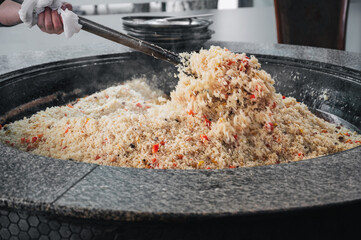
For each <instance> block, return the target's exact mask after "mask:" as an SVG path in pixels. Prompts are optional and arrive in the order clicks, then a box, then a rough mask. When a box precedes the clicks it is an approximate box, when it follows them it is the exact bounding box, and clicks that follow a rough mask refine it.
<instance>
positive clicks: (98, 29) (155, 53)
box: [79, 16, 180, 65]
mask: <svg viewBox="0 0 361 240" xmlns="http://www.w3.org/2000/svg"><path fill="white" fill-rule="evenodd" d="M79 24H81V25H82V26H83V27H82V29H83V30H85V31H87V32H90V33H92V34H95V35H98V36H100V37H103V38H106V39H108V40H111V41H113V42H117V43H120V44H122V45H124V46H127V47H129V48H132V49H134V50H137V51H139V52H142V53H145V54H147V55H149V56H152V57H154V58H157V59H161V60H164V61H167V62H170V63H172V64H175V65H177V64H179V63H180V57H179V55H177V54H175V53H173V52H171V51H168V50H166V49H164V48H161V47H159V46H157V45H155V44H152V43H149V42H146V41H143V40H141V39H138V38H135V37H131V36H129V35H127V34H124V33H121V32H118V31H116V30H114V29H111V28H108V27H106V26H103V25H101V24H99V23H96V22H93V21H90V20H88V19H86V18H83V17H80V16H79Z"/></svg>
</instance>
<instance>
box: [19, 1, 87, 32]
mask: <svg viewBox="0 0 361 240" xmlns="http://www.w3.org/2000/svg"><path fill="white" fill-rule="evenodd" d="M61 6H62V2H61V0H24V2H23V4H22V5H21V9H20V11H19V16H20V19H21V21H23V22H24V23H25V24H26V25H27V26H28V27H29V28H31V27H32V26H34V25H36V24H37V22H38V15H39V13H41V12H43V11H44V9H45V8H46V7H49V8H51V9H52V10H57V12H58V13H59V14H60V16H61V18H62V20H63V28H64V35H65V37H66V38H70V37H71V36H73V35H74V34H75V33H78V32H79V31H80V29H81V28H82V26H81V25H80V24H79V23H78V19H79V18H78V16H77V15H76V14H75V13H73V12H72V11H69V10H68V9H65V11H64V10H62V9H61Z"/></svg>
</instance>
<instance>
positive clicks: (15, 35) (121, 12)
mask: <svg viewBox="0 0 361 240" xmlns="http://www.w3.org/2000/svg"><path fill="white" fill-rule="evenodd" d="M17 2H22V1H21V0H17ZM68 2H70V3H71V4H72V5H73V11H74V12H75V13H77V14H78V15H83V16H86V17H87V18H89V19H90V20H93V21H96V22H98V23H100V24H103V25H105V26H108V27H111V28H113V29H116V30H118V31H120V32H126V31H125V30H124V28H123V26H122V20H121V18H122V17H124V16H134V15H142V16H155V15H157V16H187V15H194V14H205V13H211V14H213V16H211V17H209V18H208V19H210V20H211V21H213V23H212V24H211V25H210V26H209V29H210V30H212V31H214V34H212V37H211V40H215V41H237V42H255V43H271V44H272V43H290V44H298V45H311V46H312V45H313V46H318V45H317V44H316V45H315V44H314V43H308V42H307V41H306V42H304V41H303V42H301V44H300V43H293V42H292V41H290V40H287V38H283V39H282V38H280V34H281V33H282V29H281V28H280V26H279V27H278V28H277V21H278V20H277V18H278V19H279V20H280V22H278V23H279V24H284V26H282V27H283V28H284V29H287V27H289V26H288V25H285V23H287V21H286V20H285V18H284V16H283V15H280V16H281V17H280V16H278V15H277V12H276V11H275V3H276V6H277V7H280V6H281V4H282V2H284V1H274V0H193V1H170V0H169V1H168V0H163V1H148V0H122V1H121V0H69V1H68ZM277 2H278V3H277ZM296 2H304V1H296ZM313 2H319V1H313ZM321 2H323V4H324V6H321V9H325V10H327V9H328V7H333V10H335V11H338V10H340V11H342V9H339V8H340V7H339V6H336V5H335V2H345V1H342V0H330V1H321ZM346 2H347V5H348V8H347V9H346V10H347V11H346V12H345V11H344V12H343V14H344V16H343V15H340V16H338V17H339V18H340V19H341V20H342V22H341V23H340V24H341V25H343V27H344V28H345V30H344V31H345V33H344V36H341V40H339V41H341V42H342V41H344V44H343V46H341V47H332V46H330V47H329V45H327V44H326V45H325V44H323V45H322V44H321V45H319V46H321V47H326V48H335V49H341V50H346V51H350V52H356V53H361V0H349V1H346ZM277 4H279V5H280V6H278V5H277ZM312 8H313V7H312ZM307 11H309V12H310V14H313V15H312V17H314V19H316V20H315V21H317V20H318V18H319V16H322V12H323V11H324V10H321V14H320V13H319V12H317V11H316V10H314V11H313V12H312V9H311V10H309V9H308V10H307ZM291 14H292V15H293V13H291ZM282 17H283V18H282ZM336 17H337V16H336ZM336 17H335V18H336ZM301 19H302V16H301ZM314 19H311V23H312V21H313V20H314ZM320 21H321V22H320V24H324V23H325V22H322V21H325V20H322V19H321V20H320ZM326 22H327V20H326ZM298 24H303V25H307V24H308V25H313V24H309V23H308V22H306V21H301V22H299V23H298ZM321 26H322V25H321ZM298 27H299V25H298V26H297V28H298ZM336 27H337V26H336ZM294 28H295V27H294ZM338 28H339V27H338ZM297 31H298V32H302V30H297ZM283 34H284V32H283ZM310 34H311V35H312V33H310ZM316 35H318V34H317V33H316V34H313V35H312V37H309V36H307V38H308V39H313V38H315V36H316ZM341 35H342V30H341ZM324 37H326V38H328V35H327V34H326V36H324ZM335 37H338V38H339V36H338V35H337V36H336V35H335ZM298 38H299V37H298ZM0 39H1V42H2V44H1V47H0V54H11V53H13V52H15V51H23V50H25V51H26V50H51V49H54V48H59V47H61V48H64V49H66V47H67V46H82V45H84V44H90V43H91V44H104V42H105V41H106V40H104V39H101V38H99V37H97V36H93V35H91V34H89V33H87V32H84V31H81V32H80V33H78V34H76V35H74V36H73V37H72V38H70V39H66V38H65V37H64V36H63V35H61V36H57V35H49V34H43V33H42V32H41V31H40V30H39V29H38V28H37V26H34V27H33V28H32V29H28V28H27V27H26V26H24V24H20V25H17V26H14V27H0ZM326 40H327V39H326ZM335 41H336V40H335ZM341 45H342V44H341Z"/></svg>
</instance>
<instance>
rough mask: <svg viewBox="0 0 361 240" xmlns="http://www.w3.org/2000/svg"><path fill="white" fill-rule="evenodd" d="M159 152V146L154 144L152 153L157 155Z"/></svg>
mask: <svg viewBox="0 0 361 240" xmlns="http://www.w3.org/2000/svg"><path fill="white" fill-rule="evenodd" d="M158 150H159V144H154V145H153V147H152V153H153V154H155V153H157V152H158Z"/></svg>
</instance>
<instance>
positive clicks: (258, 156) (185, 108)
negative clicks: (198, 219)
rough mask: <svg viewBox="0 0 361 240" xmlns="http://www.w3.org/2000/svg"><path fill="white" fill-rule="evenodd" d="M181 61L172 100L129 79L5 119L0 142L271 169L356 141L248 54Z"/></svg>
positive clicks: (158, 163) (152, 162)
mask: <svg viewBox="0 0 361 240" xmlns="http://www.w3.org/2000/svg"><path fill="white" fill-rule="evenodd" d="M182 56H183V58H184V63H185V64H184V66H182V67H180V71H179V72H180V73H179V75H178V76H179V83H178V85H177V87H176V89H175V91H173V92H172V93H171V98H170V100H168V99H167V97H166V96H164V94H163V93H162V92H161V91H160V90H155V89H151V88H150V87H149V86H147V84H146V83H145V81H144V80H142V79H135V80H132V81H128V82H126V83H125V84H123V85H119V86H114V87H110V88H108V89H106V90H104V91H101V92H98V93H95V94H93V95H91V96H87V97H84V98H82V99H79V100H78V101H77V102H76V103H75V104H72V105H71V104H68V105H67V106H61V107H52V108H48V109H46V110H45V111H41V112H38V113H36V114H34V115H33V116H31V117H30V118H24V119H22V120H20V121H16V122H13V123H10V124H8V125H6V126H4V127H2V130H0V140H1V141H2V142H3V143H6V144H9V145H11V146H14V147H16V148H19V149H21V150H24V151H29V152H32V153H34V154H39V155H44V156H49V157H53V158H60V159H72V160H76V161H81V162H88V163H97V164H104V165H112V166H122V167H136V168H160V169H168V168H176V169H193V168H197V169H214V168H236V167H250V166H259V165H267V164H278V163H286V162H290V161H299V160H302V159H307V158H313V157H317V156H321V155H326V154H331V153H336V152H339V151H343V150H346V149H350V148H353V147H356V146H358V145H361V136H360V135H357V133H356V132H353V133H352V132H350V130H348V129H346V128H344V127H342V126H336V125H334V124H331V123H328V122H326V121H324V120H322V119H320V118H318V117H316V116H315V115H313V114H312V113H311V112H310V111H309V110H308V109H307V107H306V106H305V105H304V104H302V103H299V102H297V101H296V100H295V99H294V98H290V97H284V96H281V95H280V94H277V93H276V92H275V89H274V87H273V85H274V80H273V79H272V78H271V76H270V75H269V74H267V73H266V72H265V71H263V70H260V64H259V63H258V60H257V59H256V58H255V57H254V56H252V57H251V58H248V57H247V56H246V55H245V54H235V53H232V52H230V51H228V50H227V49H221V48H220V47H214V46H213V47H211V48H210V49H209V50H201V51H200V52H199V53H192V54H183V55H182ZM189 73H191V74H189Z"/></svg>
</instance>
